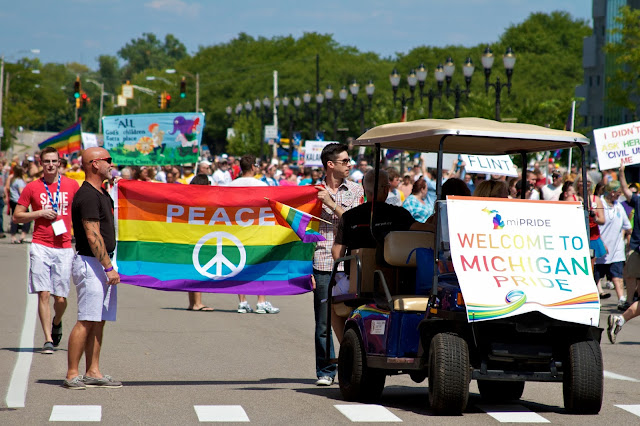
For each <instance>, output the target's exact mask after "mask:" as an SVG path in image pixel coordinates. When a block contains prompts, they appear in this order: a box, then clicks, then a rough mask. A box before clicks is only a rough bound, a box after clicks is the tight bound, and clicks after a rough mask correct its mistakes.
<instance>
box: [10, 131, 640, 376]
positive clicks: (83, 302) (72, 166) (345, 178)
mask: <svg viewBox="0 0 640 426" xmlns="http://www.w3.org/2000/svg"><path fill="white" fill-rule="evenodd" d="M0 161H1V162H2V175H1V178H2V182H1V183H2V184H3V187H4V192H3V196H2V200H1V205H0V206H1V207H3V208H4V205H5V204H6V206H7V208H8V209H7V213H8V214H9V215H10V216H11V218H12V219H11V224H10V230H9V233H10V236H11V242H12V243H13V244H20V243H24V242H29V240H27V237H28V233H29V232H30V224H31V222H34V229H33V236H32V241H31V242H32V243H33V244H32V245H31V248H30V256H31V268H32V270H31V271H30V274H29V283H28V287H29V291H30V292H31V293H38V295H39V309H38V312H39V316H40V321H41V325H42V329H43V333H44V337H45V344H44V346H43V353H53V350H54V348H55V347H56V346H58V344H59V343H60V340H61V338H62V315H63V314H64V311H65V309H66V306H67V303H66V297H67V295H68V292H69V282H70V277H71V276H73V280H74V284H75V285H76V289H77V292H78V323H77V324H76V326H75V327H74V328H73V331H72V332H71V335H70V339H69V355H68V358H69V359H68V364H69V367H68V374H67V378H66V379H65V381H64V386H65V387H67V388H70V389H84V388H86V387H91V386H103V387H120V386H122V384H121V383H120V382H117V381H115V380H114V379H113V378H111V377H110V376H107V375H102V373H101V372H100V370H99V367H98V359H99V353H100V347H101V344H102V333H103V328H104V323H105V320H106V321H113V320H115V311H116V309H117V295H116V290H115V289H116V287H115V286H114V284H117V283H118V282H119V275H118V273H117V271H115V270H114V269H113V265H112V264H111V257H112V256H113V251H114V249H115V244H116V242H115V233H114V230H113V229H114V227H113V225H114V223H113V222H114V218H113V212H112V202H113V201H112V197H111V196H110V195H109V189H110V185H111V184H113V182H114V181H115V180H117V179H134V180H139V181H148V182H162V183H166V184H176V185H180V184H193V185H213V186H236V187H254V186H292V185H314V186H315V187H316V188H317V189H318V199H319V200H320V201H321V202H322V204H323V209H322V213H321V218H322V219H323V221H322V222H320V229H319V233H320V234H321V235H322V236H323V237H325V241H322V242H319V243H317V246H316V250H315V253H314V258H313V285H314V312H315V323H316V326H315V348H316V376H317V382H316V384H317V385H319V386H327V385H331V384H332V383H333V381H334V378H335V374H336V365H335V364H332V363H331V362H330V361H328V360H331V359H332V358H334V351H333V347H332V345H330V353H329V354H326V353H325V352H326V349H325V348H326V343H327V339H329V340H330V341H331V324H329V323H328V318H327V311H326V302H327V299H328V297H329V295H328V289H329V284H330V283H329V279H330V275H331V270H332V268H333V261H334V259H335V258H336V256H337V257H340V256H341V255H343V254H344V248H345V247H346V246H347V245H354V244H355V245H357V246H360V247H362V246H363V245H362V244H366V241H367V240H366V238H363V237H362V236H358V235H357V234H353V235H352V234H351V233H350V232H349V229H350V228H349V227H348V226H347V228H345V223H346V224H349V223H359V222H358V221H361V222H363V223H368V219H367V220H366V221H364V219H363V217H364V216H366V215H364V216H363V214H359V213H362V212H365V211H367V208H366V207H362V208H360V207H358V206H361V205H363V203H365V194H366V198H367V199H369V200H370V199H372V197H373V185H374V183H373V171H372V167H371V166H370V165H369V162H368V161H367V159H366V158H364V157H362V156H361V157H359V158H358V159H357V161H354V159H353V158H352V156H351V155H350V153H349V148H348V146H347V145H342V144H337V143H332V144H329V145H327V146H326V147H325V149H324V150H323V151H322V154H321V161H322V167H300V166H298V165H297V164H289V163H287V162H286V161H279V160H277V159H273V160H271V161H260V160H258V159H256V157H254V156H252V155H249V154H247V155H244V156H242V157H240V158H236V157H234V156H230V155H226V154H221V155H217V156H207V157H202V158H201V159H200V161H199V162H198V163H197V164H184V165H163V166H125V167H116V166H115V165H112V164H111V157H110V156H109V153H108V151H106V150H104V149H102V148H91V149H88V150H86V151H84V152H83V153H82V155H81V156H79V157H78V158H74V159H72V160H67V159H64V158H60V156H59V155H58V153H57V152H56V151H55V150H52V149H45V150H43V151H42V152H39V153H35V154H34V155H32V156H27V157H25V158H24V159H22V160H21V159H20V158H18V157H14V158H12V159H10V160H9V159H6V158H0ZM547 167H548V169H547V170H546V173H543V172H542V168H541V166H540V163H533V164H531V165H530V166H529V167H528V168H527V169H526V170H523V171H522V172H521V173H520V174H519V175H518V176H517V177H505V176H501V175H484V174H471V173H467V172H466V171H465V164H464V163H463V162H461V161H456V162H454V163H453V164H452V165H451V167H450V168H449V169H448V170H444V172H443V177H442V193H441V200H444V199H446V195H463V196H464V195H473V196H477V197H498V198H522V196H523V192H524V198H526V199H529V200H552V201H563V200H566V201H582V202H584V203H587V205H588V207H589V212H590V214H589V229H590V248H591V251H592V254H593V258H592V266H593V270H594V278H595V280H596V284H597V286H598V291H599V294H600V297H601V298H602V299H605V298H608V297H610V293H608V292H606V291H605V290H608V289H613V290H615V294H616V296H617V298H618V305H617V308H618V309H619V310H620V311H622V312H624V313H623V314H622V315H611V316H609V318H608V336H609V339H610V340H611V343H615V340H616V337H617V334H618V333H619V332H620V330H621V328H622V326H623V325H624V324H625V322H627V321H629V320H630V319H631V318H633V317H635V316H637V315H638V314H640V309H639V308H638V302H637V298H638V292H637V283H636V281H637V277H640V215H636V214H635V212H636V210H637V209H638V208H639V203H640V197H638V195H637V192H638V189H640V185H638V184H637V183H632V184H628V183H627V181H626V178H625V174H624V165H622V166H621V168H620V170H619V171H615V170H607V171H603V172H601V171H599V170H598V169H597V167H596V166H595V164H592V165H591V167H590V169H589V170H588V171H587V172H586V177H587V188H588V195H587V199H586V200H584V199H583V196H584V194H583V192H582V189H581V188H582V177H583V173H582V171H581V170H576V169H575V168H572V169H570V170H561V169H560V168H558V167H557V166H556V165H555V164H553V163H549V164H548V166H547ZM380 176H381V180H380V181H379V185H380V186H379V187H378V199H377V200H376V202H380V203H383V204H386V205H389V208H388V209H387V210H388V211H387V210H384V209H383V210H382V211H383V212H386V213H389V214H390V215H392V216H394V217H396V218H404V219H403V220H402V221H401V223H400V225H398V226H400V227H401V228H402V229H405V228H406V229H413V228H416V229H422V228H425V229H426V228H433V226H434V224H435V218H436V216H437V215H434V211H435V210H436V206H437V201H436V187H437V182H436V180H437V174H436V172H435V170H434V169H431V168H428V167H426V166H425V164H424V163H423V161H422V160H420V159H416V162H415V163H414V164H413V166H412V167H411V168H410V169H408V170H405V171H399V170H398V169H397V168H396V167H394V165H393V164H392V163H391V162H389V163H387V164H385V165H384V167H383V170H382V172H381V174H380ZM53 194H55V196H54V195H53ZM352 209H353V212H351V210H352ZM397 209H399V210H397ZM348 212H349V213H348ZM1 216H2V215H0V218H1ZM72 229H73V234H72V232H71V230H72ZM4 230H5V228H4V224H3V223H2V222H1V219H0V232H1V233H0V238H5V237H6V235H5V234H4ZM73 237H75V243H76V247H75V252H74V250H73V249H72V238H73ZM89 270H90V271H93V272H92V273H91V274H89V273H87V271H89ZM625 287H626V289H625ZM51 297H53V299H54V304H53V311H54V316H53V318H51V309H50V307H49V303H50V298H51ZM255 306H256V307H255V310H254V309H253V308H252V306H251V305H250V304H249V302H248V301H247V299H246V296H245V295H238V310H237V311H238V313H251V312H256V313H263V314H265V313H266V314H275V313H278V312H279V309H278V308H276V307H274V306H273V305H272V304H271V303H270V302H268V301H267V300H266V297H265V296H264V295H262V296H258V300H257V304H256V305H255ZM187 309H188V310H191V311H212V310H213V308H211V307H209V306H207V305H205V304H204V303H203V302H202V295H201V294H200V293H196V292H192V293H189V297H188V308H187ZM334 329H335V331H336V332H337V334H338V335H340V334H341V330H340V327H339V326H337V325H336V324H334ZM83 353H84V354H85V356H86V357H87V371H86V374H85V375H80V374H79V372H78V363H79V361H80V358H81V356H82V354H83ZM327 355H328V356H327Z"/></svg>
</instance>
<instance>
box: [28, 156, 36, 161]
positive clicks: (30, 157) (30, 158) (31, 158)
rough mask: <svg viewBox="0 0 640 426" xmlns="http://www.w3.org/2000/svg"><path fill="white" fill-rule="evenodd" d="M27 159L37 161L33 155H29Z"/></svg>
mask: <svg viewBox="0 0 640 426" xmlns="http://www.w3.org/2000/svg"><path fill="white" fill-rule="evenodd" d="M27 161H35V160H34V159H33V156H32V155H30V156H28V157H27Z"/></svg>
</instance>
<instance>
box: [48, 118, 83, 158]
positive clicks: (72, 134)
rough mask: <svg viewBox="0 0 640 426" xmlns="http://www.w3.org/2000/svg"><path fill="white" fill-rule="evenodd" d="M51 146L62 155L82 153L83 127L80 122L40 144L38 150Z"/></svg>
mask: <svg viewBox="0 0 640 426" xmlns="http://www.w3.org/2000/svg"><path fill="white" fill-rule="evenodd" d="M49 146H52V147H54V148H55V149H57V150H58V152H59V153H60V155H69V154H71V153H72V152H76V151H80V150H81V149H82V126H81V124H80V122H79V121H78V122H77V123H76V124H74V125H73V126H71V127H68V128H66V129H65V130H63V131H62V132H60V133H58V134H57V135H54V136H52V137H50V138H49V139H47V140H46V141H44V142H40V143H39V144H38V148H40V149H41V150H42V149H44V148H47V147H49Z"/></svg>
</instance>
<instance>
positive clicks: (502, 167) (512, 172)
mask: <svg viewBox="0 0 640 426" xmlns="http://www.w3.org/2000/svg"><path fill="white" fill-rule="evenodd" d="M460 158H461V159H462V161H464V163H465V167H464V169H465V170H466V171H467V173H482V174H490V175H503V176H514V177H517V176H518V169H517V168H516V166H514V165H513V161H511V157H509V156H508V155H470V154H460Z"/></svg>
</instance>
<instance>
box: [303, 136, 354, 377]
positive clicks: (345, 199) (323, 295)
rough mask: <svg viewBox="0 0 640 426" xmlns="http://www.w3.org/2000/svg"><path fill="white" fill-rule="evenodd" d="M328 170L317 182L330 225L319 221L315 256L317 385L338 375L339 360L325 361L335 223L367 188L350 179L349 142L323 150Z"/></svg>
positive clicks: (329, 330)
mask: <svg viewBox="0 0 640 426" xmlns="http://www.w3.org/2000/svg"><path fill="white" fill-rule="evenodd" d="M320 159H321V160H322V165H323V166H324V170H325V178H324V180H323V181H322V184H321V185H317V186H316V188H317V189H318V198H319V199H320V200H321V201H322V203H323V206H322V214H321V217H322V219H324V220H326V221H328V222H331V225H329V224H327V223H324V222H320V234H322V236H323V237H324V238H325V239H326V241H321V242H318V243H317V245H316V251H315V253H314V256H313V277H314V279H315V286H316V287H315V290H314V292H313V309H314V312H315V320H316V332H315V343H316V376H317V377H318V381H317V382H316V385H318V386H329V385H331V384H332V383H333V380H334V377H335V375H336V364H331V363H327V362H326V361H325V353H326V349H325V348H326V341H327V339H329V341H330V342H331V348H330V355H329V358H334V357H335V354H334V350H333V341H332V337H331V324H328V322H327V305H326V303H327V299H328V298H329V278H330V276H331V269H332V268H333V257H332V256H331V247H332V246H333V239H334V233H335V230H336V227H337V226H338V222H340V218H341V217H342V214H343V213H344V212H345V211H347V210H349V209H352V208H354V207H356V206H358V205H360V204H362V203H363V202H364V191H363V189H362V186H361V185H360V184H357V183H354V182H351V181H349V180H347V177H348V176H349V172H350V170H351V159H350V158H349V153H348V152H347V146H346V145H342V144H339V143H331V144H328V145H327V146H325V147H324V149H323V150H322V154H320Z"/></svg>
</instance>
